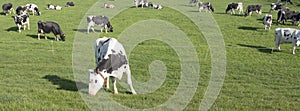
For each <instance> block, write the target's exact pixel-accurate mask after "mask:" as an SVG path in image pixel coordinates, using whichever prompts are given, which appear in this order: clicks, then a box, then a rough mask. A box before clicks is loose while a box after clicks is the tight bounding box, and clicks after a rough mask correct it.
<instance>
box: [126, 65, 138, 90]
mask: <svg viewBox="0 0 300 111" xmlns="http://www.w3.org/2000/svg"><path fill="white" fill-rule="evenodd" d="M125 68H126V75H127V84H128V85H129V87H130V90H131V92H132V94H136V92H135V90H134V88H133V85H132V80H131V71H130V68H129V65H127V66H126V67H125Z"/></svg>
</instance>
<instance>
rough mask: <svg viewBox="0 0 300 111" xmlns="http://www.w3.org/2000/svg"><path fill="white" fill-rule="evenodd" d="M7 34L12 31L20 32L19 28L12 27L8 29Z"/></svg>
mask: <svg viewBox="0 0 300 111" xmlns="http://www.w3.org/2000/svg"><path fill="white" fill-rule="evenodd" d="M6 31H7V32H10V31H15V32H18V27H17V26H15V27H10V28H8V29H6Z"/></svg>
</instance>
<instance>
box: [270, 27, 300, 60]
mask: <svg viewBox="0 0 300 111" xmlns="http://www.w3.org/2000/svg"><path fill="white" fill-rule="evenodd" d="M282 43H292V47H293V48H292V54H295V49H296V46H299V45H300V30H297V29H293V28H276V29H275V46H276V49H277V50H278V51H280V44H282Z"/></svg>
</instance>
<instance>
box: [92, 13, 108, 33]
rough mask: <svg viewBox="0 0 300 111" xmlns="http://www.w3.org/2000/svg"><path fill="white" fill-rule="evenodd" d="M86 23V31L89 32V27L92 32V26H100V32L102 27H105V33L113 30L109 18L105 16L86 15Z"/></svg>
mask: <svg viewBox="0 0 300 111" xmlns="http://www.w3.org/2000/svg"><path fill="white" fill-rule="evenodd" d="M87 23H88V28H87V33H89V31H90V28H91V29H92V31H93V32H95V30H94V28H93V27H94V26H101V32H102V30H103V28H104V29H105V32H106V33H107V32H108V31H110V32H113V27H112V25H111V24H110V21H109V19H108V18H107V17H106V16H101V15H100V16H88V17H87Z"/></svg>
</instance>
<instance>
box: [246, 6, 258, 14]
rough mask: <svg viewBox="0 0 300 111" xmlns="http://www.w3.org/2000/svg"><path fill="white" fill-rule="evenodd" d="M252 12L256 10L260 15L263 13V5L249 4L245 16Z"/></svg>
mask: <svg viewBox="0 0 300 111" xmlns="http://www.w3.org/2000/svg"><path fill="white" fill-rule="evenodd" d="M252 12H256V13H258V14H259V15H261V14H262V9H261V5H248V7H247V9H246V12H245V16H248V15H250V16H251V14H252Z"/></svg>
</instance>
